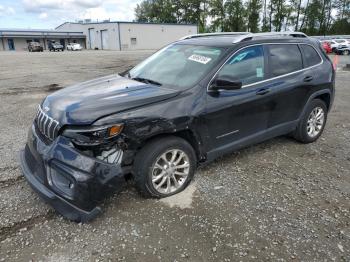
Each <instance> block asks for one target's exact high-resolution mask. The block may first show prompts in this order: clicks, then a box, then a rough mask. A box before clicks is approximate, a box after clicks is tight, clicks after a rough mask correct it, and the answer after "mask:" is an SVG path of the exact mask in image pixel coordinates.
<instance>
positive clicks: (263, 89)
mask: <svg viewBox="0 0 350 262" xmlns="http://www.w3.org/2000/svg"><path fill="white" fill-rule="evenodd" d="M269 92H270V88H262V89H259V90H258V91H256V93H255V94H257V95H259V96H262V95H266V94H267V93H269Z"/></svg>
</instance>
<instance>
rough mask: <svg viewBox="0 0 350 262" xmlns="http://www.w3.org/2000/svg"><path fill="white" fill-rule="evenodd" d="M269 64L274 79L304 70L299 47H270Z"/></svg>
mask: <svg viewBox="0 0 350 262" xmlns="http://www.w3.org/2000/svg"><path fill="white" fill-rule="evenodd" d="M269 49H270V55H269V64H270V69H271V74H272V76H273V77H275V76H280V75H284V74H288V73H291V72H294V71H297V70H300V69H302V68H303V62H302V58H301V53H300V50H299V48H298V46H297V45H288V44H287V45H284V44H282V45H269Z"/></svg>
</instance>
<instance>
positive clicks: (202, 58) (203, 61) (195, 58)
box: [188, 55, 211, 65]
mask: <svg viewBox="0 0 350 262" xmlns="http://www.w3.org/2000/svg"><path fill="white" fill-rule="evenodd" d="M188 60H191V61H195V62H198V63H201V64H204V65H205V64H207V63H209V62H210V60H211V58H210V57H206V56H201V55H191V56H190V57H189V58H188Z"/></svg>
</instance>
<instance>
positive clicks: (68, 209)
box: [20, 124, 125, 222]
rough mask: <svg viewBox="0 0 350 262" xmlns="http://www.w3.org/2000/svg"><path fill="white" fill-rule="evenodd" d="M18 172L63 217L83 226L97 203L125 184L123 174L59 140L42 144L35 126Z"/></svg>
mask: <svg viewBox="0 0 350 262" xmlns="http://www.w3.org/2000/svg"><path fill="white" fill-rule="evenodd" d="M20 159H21V168H22V171H23V174H24V176H25V178H26V179H27V181H28V182H29V184H30V185H31V187H32V188H33V189H34V190H35V191H36V192H37V193H38V194H39V195H40V196H41V197H42V198H43V199H44V200H45V201H46V202H47V203H49V204H50V205H51V206H52V207H53V208H55V209H56V210H57V211H58V212H59V213H60V214H62V215H63V216H64V217H66V218H68V219H70V220H74V221H81V222H86V221H88V220H91V219H93V218H94V217H96V216H97V215H98V214H99V213H100V212H101V208H100V207H98V203H99V202H100V201H101V200H102V199H104V198H105V197H106V196H107V195H109V194H110V193H113V192H116V191H119V190H120V189H122V187H123V186H124V184H125V178H124V175H125V170H123V168H122V167H121V166H120V164H110V163H107V162H105V161H102V160H99V159H97V158H94V157H90V156H87V155H85V154H82V153H81V152H80V151H78V150H77V149H75V148H74V146H73V144H72V142H71V141H70V140H69V139H68V138H66V137H63V136H58V137H57V138H56V139H55V140H54V141H53V142H52V143H45V142H44V139H42V138H41V137H40V133H39V131H38V130H37V129H36V127H35V125H34V124H33V125H32V128H31V130H30V131H29V134H28V141H27V144H26V146H25V149H24V150H23V151H22V152H21V158H20Z"/></svg>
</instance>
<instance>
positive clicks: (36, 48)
mask: <svg viewBox="0 0 350 262" xmlns="http://www.w3.org/2000/svg"><path fill="white" fill-rule="evenodd" d="M28 51H29V52H43V51H44V48H43V47H42V45H41V44H40V43H38V42H29V43H28Z"/></svg>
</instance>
